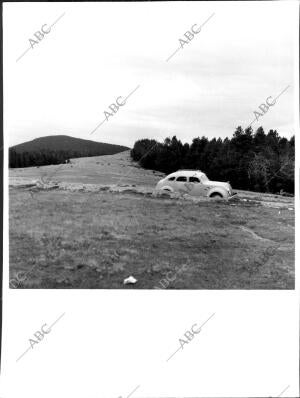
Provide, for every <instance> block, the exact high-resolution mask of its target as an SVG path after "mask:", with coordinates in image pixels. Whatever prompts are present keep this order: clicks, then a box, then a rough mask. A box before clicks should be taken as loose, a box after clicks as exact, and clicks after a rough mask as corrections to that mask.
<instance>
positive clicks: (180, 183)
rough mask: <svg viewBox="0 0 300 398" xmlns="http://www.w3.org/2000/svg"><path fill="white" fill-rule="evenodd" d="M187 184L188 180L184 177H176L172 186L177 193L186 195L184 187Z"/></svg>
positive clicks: (186, 191)
mask: <svg viewBox="0 0 300 398" xmlns="http://www.w3.org/2000/svg"><path fill="white" fill-rule="evenodd" d="M187 182H188V179H187V177H186V176H178V177H177V178H176V181H175V184H174V185H175V190H176V192H179V193H181V194H184V193H188V190H187V187H186V185H187Z"/></svg>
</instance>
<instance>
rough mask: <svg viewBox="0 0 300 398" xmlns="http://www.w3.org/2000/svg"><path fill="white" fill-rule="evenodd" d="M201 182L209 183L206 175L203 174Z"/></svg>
mask: <svg viewBox="0 0 300 398" xmlns="http://www.w3.org/2000/svg"><path fill="white" fill-rule="evenodd" d="M201 181H202V182H206V181H209V179H208V178H207V177H206V175H205V174H202V176H201Z"/></svg>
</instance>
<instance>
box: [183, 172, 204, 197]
mask: <svg viewBox="0 0 300 398" xmlns="http://www.w3.org/2000/svg"><path fill="white" fill-rule="evenodd" d="M186 187H187V189H188V191H189V192H188V193H189V195H192V196H206V193H207V187H206V186H205V185H204V184H202V182H201V180H200V178H199V177H196V176H191V177H189V181H188V183H187V184H186Z"/></svg>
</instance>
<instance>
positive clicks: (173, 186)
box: [155, 170, 236, 199]
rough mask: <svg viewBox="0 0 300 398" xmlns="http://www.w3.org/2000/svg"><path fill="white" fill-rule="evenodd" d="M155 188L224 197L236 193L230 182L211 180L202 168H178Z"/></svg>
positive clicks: (229, 196)
mask: <svg viewBox="0 0 300 398" xmlns="http://www.w3.org/2000/svg"><path fill="white" fill-rule="evenodd" d="M155 190H156V191H169V192H178V193H181V194H188V195H191V196H206V197H209V198H223V199H230V198H232V197H233V196H234V195H236V193H234V192H233V191H232V188H231V185H230V183H229V182H219V181H210V180H209V179H208V178H207V176H206V174H205V173H203V172H202V171H200V170H178V171H176V172H175V173H172V174H169V175H168V176H166V177H165V178H163V179H162V180H160V181H158V183H157V185H156V188H155Z"/></svg>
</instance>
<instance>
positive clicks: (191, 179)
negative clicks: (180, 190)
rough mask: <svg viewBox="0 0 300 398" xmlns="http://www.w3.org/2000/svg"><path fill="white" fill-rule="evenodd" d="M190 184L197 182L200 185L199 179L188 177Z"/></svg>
mask: <svg viewBox="0 0 300 398" xmlns="http://www.w3.org/2000/svg"><path fill="white" fill-rule="evenodd" d="M189 180H190V182H198V183H200V180H199V178H198V177H190V179H189Z"/></svg>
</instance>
